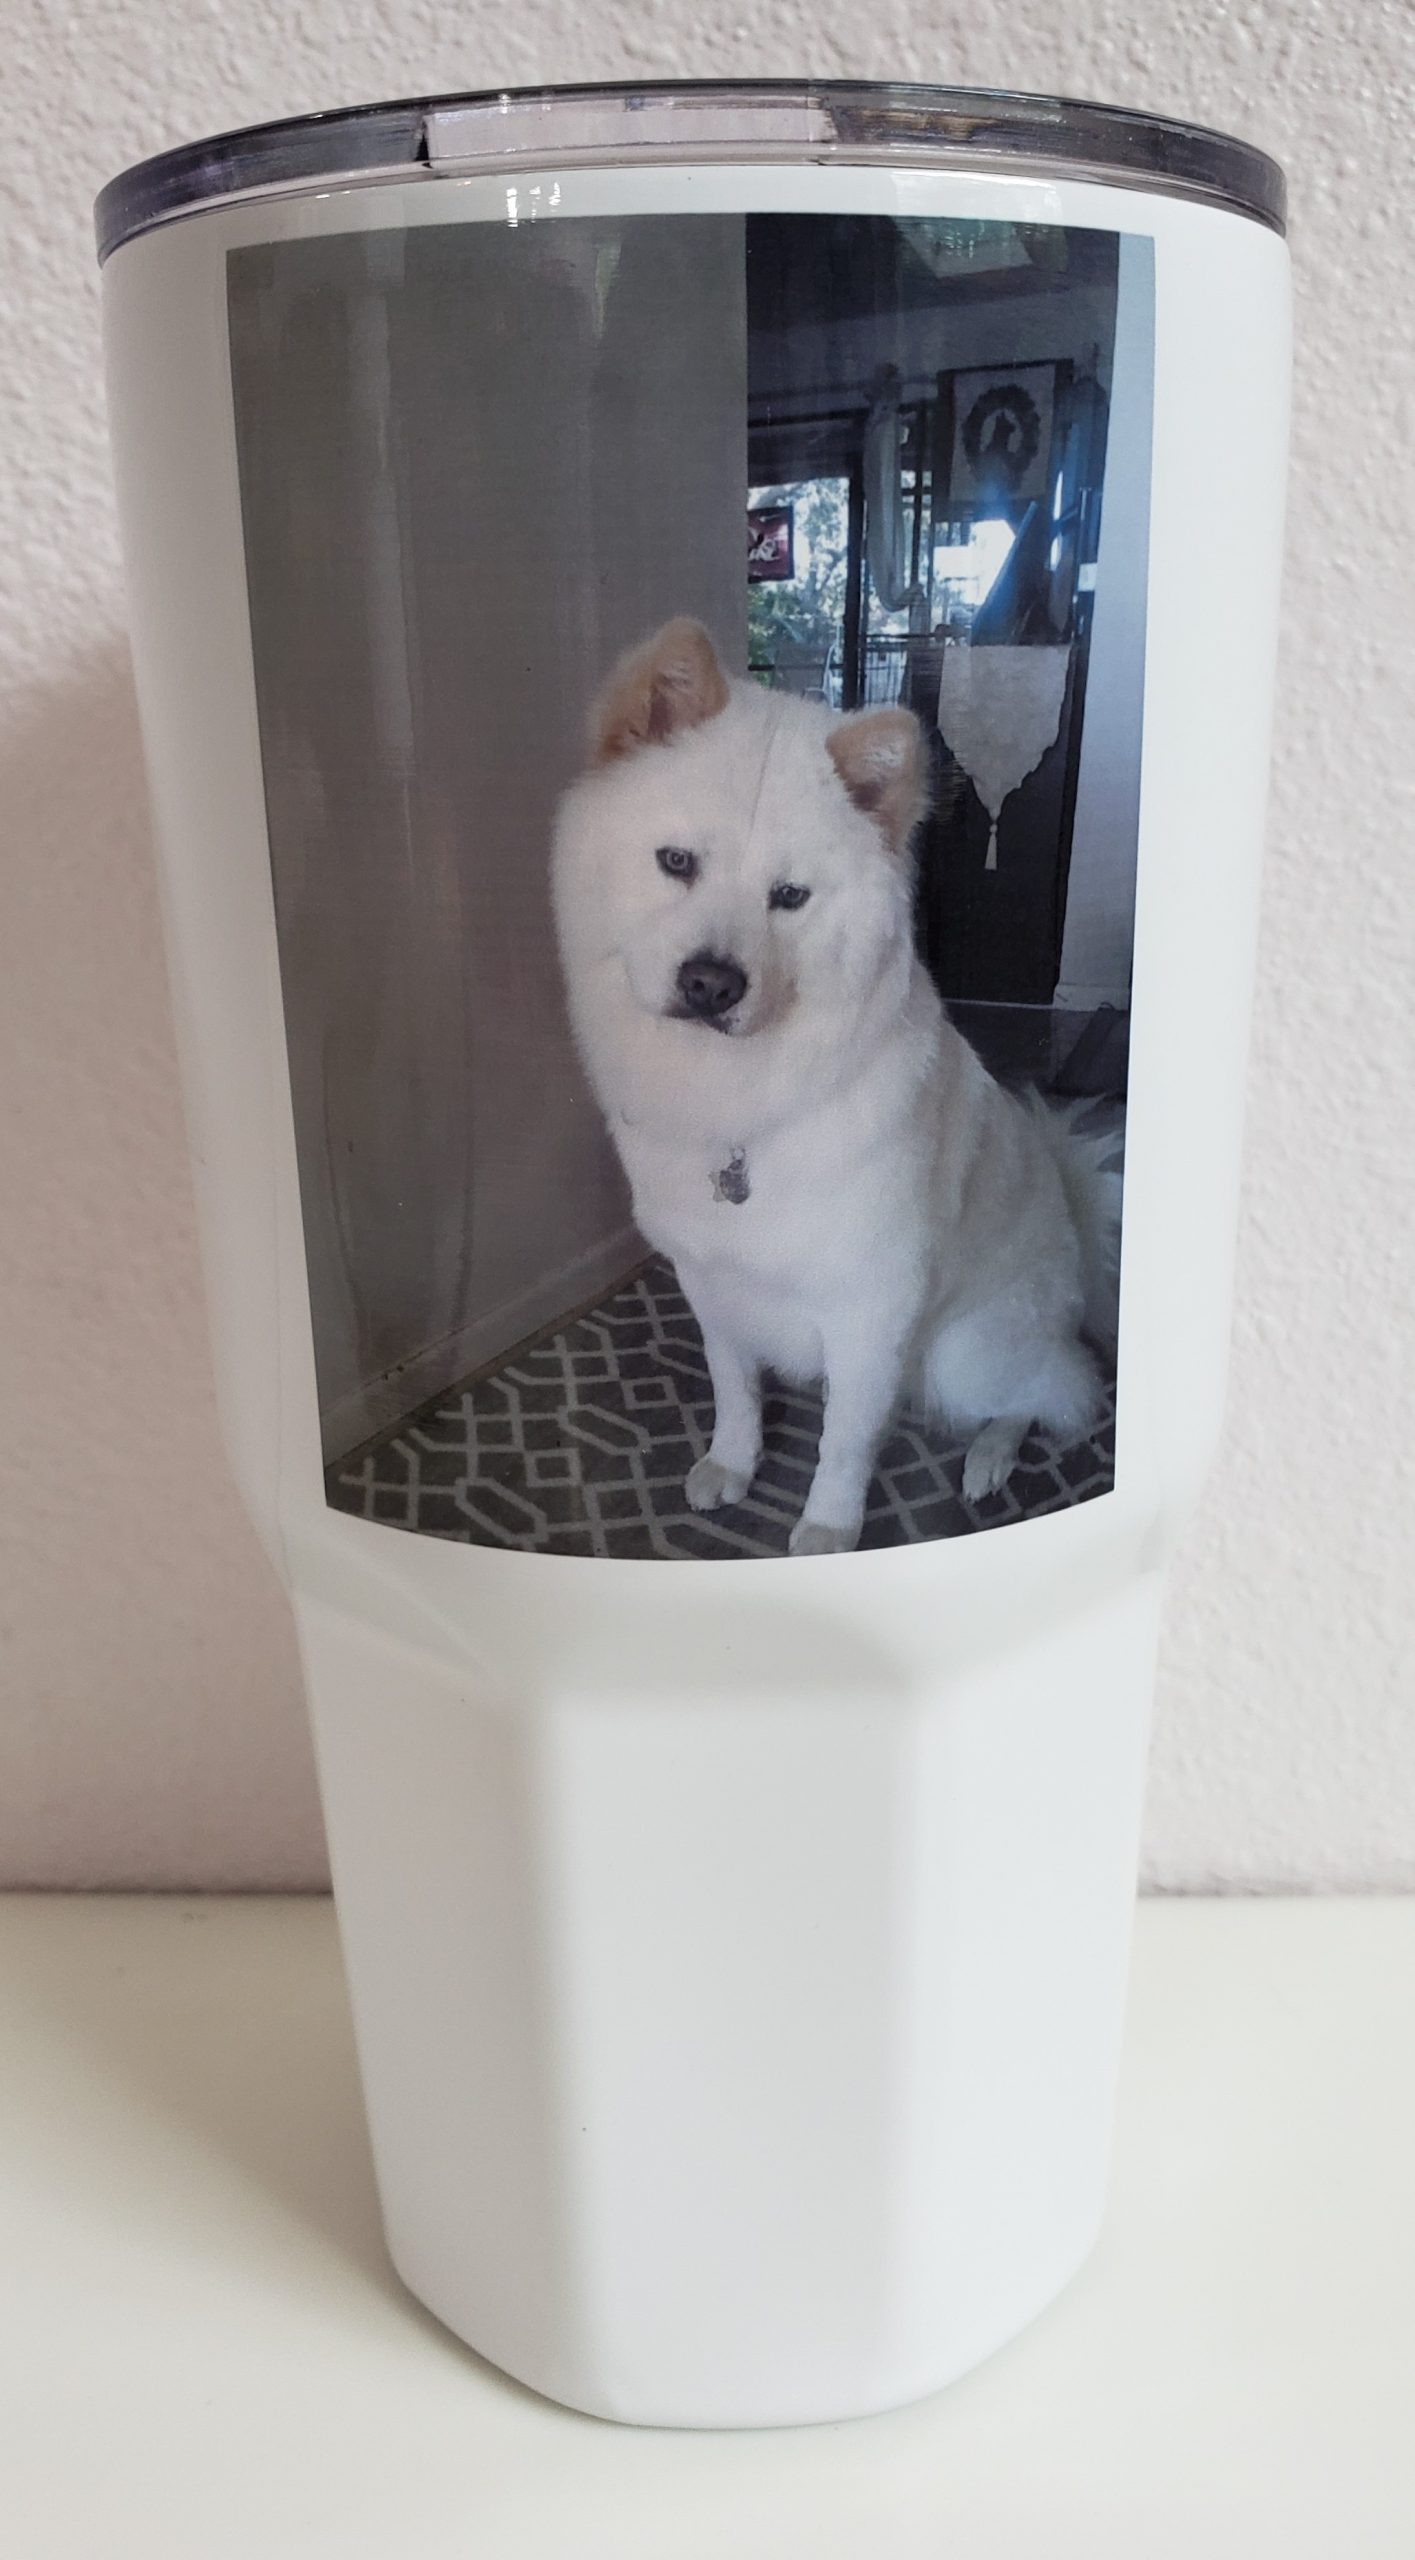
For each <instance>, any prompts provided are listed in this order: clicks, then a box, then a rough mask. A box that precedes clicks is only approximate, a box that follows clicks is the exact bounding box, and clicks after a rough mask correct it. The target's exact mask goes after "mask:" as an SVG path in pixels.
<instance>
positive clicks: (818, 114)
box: [95, 80, 1286, 260]
mask: <svg viewBox="0 0 1415 2560" xmlns="http://www.w3.org/2000/svg"><path fill="white" fill-rule="evenodd" d="M794 158H800V159H803V160H807V159H808V160H813V161H822V160H824V161H829V160H835V159H838V160H840V161H842V162H846V163H851V162H853V163H858V162H861V161H883V162H889V161H898V162H900V163H901V164H906V165H909V166H920V165H922V166H932V165H937V164H947V165H952V166H956V167H959V168H990V169H998V168H1002V169H1008V170H1013V171H1016V172H1017V174H1019V175H1020V174H1022V173H1023V172H1025V171H1026V170H1027V169H1029V168H1030V169H1032V170H1035V171H1037V172H1040V173H1044V174H1047V175H1051V176H1058V177H1060V176H1066V177H1070V178H1080V179H1086V180H1089V181H1090V182H1092V183H1099V184H1102V185H1107V186H1116V187H1133V188H1138V189H1140V190H1142V191H1144V192H1146V193H1158V194H1162V195H1179V196H1187V197H1191V198H1194V199H1197V200H1199V201H1202V202H1205V203H1209V204H1217V205H1221V206H1224V207H1226V208H1227V209H1228V210H1230V211H1231V212H1234V213H1240V214H1245V215H1247V216H1249V217H1250V218H1251V219H1252V220H1254V221H1257V222H1262V223H1265V224H1266V225H1267V226H1268V227H1269V229H1271V230H1274V231H1278V232H1281V231H1282V230H1283V229H1284V227H1285V220H1286V186H1285V182H1284V179H1283V173H1282V171H1281V169H1280V168H1279V167H1278V165H1277V163H1276V161H1274V160H1271V159H1269V158H1268V156H1267V154H1266V153H1265V152H1262V151H1259V150H1257V149H1255V148H1254V147H1253V145H1252V144H1250V143H1246V142H1238V141H1235V140H1233V139H1231V138H1230V137H1229V136H1227V135H1225V134H1219V133H1211V132H1209V131H1208V130H1207V129H1206V128H1204V127H1202V126H1199V125H1188V124H1180V123H1177V122H1174V121H1172V120H1171V119H1170V118H1169V117H1166V116H1152V115H1141V114H1137V113H1134V112H1132V111H1131V110H1129V109H1127V108H1121V107H1107V106H1095V105H1090V104H1087V103H1084V102H1079V101H1076V100H1072V99H1065V98H1033V97H1023V96H1017V95H1014V94H1012V93H1010V92H1008V91H1005V90H986V89H944V88H933V87H925V86H922V85H914V84H906V83H896V82H872V81H834V80H826V81H789V80H781V81H769V80H763V81H751V82H732V81H660V82H652V83H648V84H641V85H639V86H636V87H632V88H631V87H628V86H621V85H617V84H614V85H607V86H603V87H589V88H563V89H562V88H556V89H513V90H500V91H497V92H486V93H483V94H480V95H476V94H471V95H464V96H454V97H446V98H420V99H412V100H406V101H403V102H401V103H399V104H395V105H386V106H368V107H351V108H346V109H341V110H336V111H335V112H333V113H331V114H326V115H312V116H298V117H294V118H292V119H290V120H288V121H286V122H282V123H279V124H265V125H249V126H247V127H245V128H244V129H243V130H242V131H239V132H236V133H226V134H218V135H215V136H213V137H212V138H211V139H210V140H208V141H205V142H194V143H187V144H184V145H183V146H182V147H181V148H180V149H178V150H175V151H165V152H163V153H161V154H160V155H159V156H158V157H157V158H156V159H153V160H144V161H142V162H140V163H139V164H138V166H137V167H135V168H133V169H129V170H127V171H125V173H124V174H123V175H122V176H121V177H118V178H115V179H113V180H112V182H111V183H110V184H109V185H108V186H106V187H105V188H104V189H103V191H102V193H101V195H100V196H99V198H98V200H97V204H96V207H95V220H96V226H97V233H98V254H99V258H100V260H102V259H104V258H106V257H107V256H108V255H109V254H110V252H111V251H112V250H114V249H116V248H119V247H121V246H122V244H123V242H124V241H126V240H131V239H132V238H134V237H135V236H136V235H137V234H138V233H139V232H143V231H148V230H150V229H151V228H152V227H153V226H154V224H157V223H161V222H169V221H172V220H174V219H177V218H178V217H180V216H182V215H184V214H190V213H198V212H204V211H208V210H210V208H211V207H213V206H214V205H218V204H221V203H227V202H230V201H231V200H232V199H234V198H250V197H253V196H256V197H258V196H262V195H282V194H292V193H297V192H299V191H301V190H303V189H307V188H314V187H318V188H321V189H326V188H329V187H331V186H368V185H372V184H377V183H378V182H379V181H381V180H402V181H407V180H409V179H418V178H425V179H427V180H428V181H429V182H430V183H431V182H433V181H435V180H436V179H437V178H438V177H439V176H448V175H463V174H467V173H470V172H474V171H477V170H483V169H500V168H507V167H526V168H533V167H544V166H547V165H554V166H557V167H563V166H566V165H575V164H579V165H591V164H594V163H599V164H611V163H614V162H616V161H633V160H639V161H642V160H661V161H674V160H694V161H703V160H727V161H731V160H752V159H770V160H775V161H780V160H783V159H785V160H790V159H794Z"/></svg>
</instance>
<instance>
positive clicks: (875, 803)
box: [825, 710, 929, 853]
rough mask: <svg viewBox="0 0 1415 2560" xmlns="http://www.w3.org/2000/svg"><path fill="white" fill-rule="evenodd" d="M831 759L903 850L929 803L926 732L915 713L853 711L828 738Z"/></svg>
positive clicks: (857, 799) (895, 847) (888, 838)
mask: <svg viewBox="0 0 1415 2560" xmlns="http://www.w3.org/2000/svg"><path fill="white" fill-rule="evenodd" d="M825 743H826V751H827V753H828V754H829V757H830V760H831V763H832V764H833V765H834V767H835V770H836V772H837V773H838V774H839V776H840V779H841V781H842V782H843V783H844V785H845V788H846V790H847V791H848V792H849V794H850V797H851V799H852V800H853V801H854V803H855V806H856V808H857V809H863V810H864V812H865V815H866V817H868V818H873V820H874V822H875V824H876V826H877V827H878V828H879V831H880V834H881V835H882V836H883V837H884V840H885V843H886V844H887V845H888V846H889V847H890V849H891V851H892V852H894V853H903V852H904V851H905V849H906V847H907V845H908V842H909V838H910V837H911V835H912V834H913V832H914V829H915V828H916V826H917V825H918V823H919V820H920V819H921V818H922V816H923V814H924V811H925V809H926V808H927V807H928V804H929V794H928V765H927V760H926V758H925V754H924V733H923V730H922V729H921V728H920V726H919V723H918V721H917V720H916V719H915V717H914V714H913V712H912V711H898V710H891V711H852V712H851V713H850V714H849V715H848V717H847V718H845V719H844V720H840V721H837V723H836V725H835V727H834V728H833V729H832V730H831V732H830V735H829V737H828V738H827V739H826V742H825Z"/></svg>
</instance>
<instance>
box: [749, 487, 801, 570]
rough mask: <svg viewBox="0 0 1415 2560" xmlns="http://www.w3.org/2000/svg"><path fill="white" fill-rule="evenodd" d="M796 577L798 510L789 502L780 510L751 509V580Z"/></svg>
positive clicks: (777, 508)
mask: <svg viewBox="0 0 1415 2560" xmlns="http://www.w3.org/2000/svg"><path fill="white" fill-rule="evenodd" d="M795 575H796V510H795V507H794V506H793V505H791V503H790V502H789V501H787V502H786V503H785V504H784V505H781V506H776V507H749V508H748V509H747V581H748V584H749V585H750V586H760V585H761V584H762V583H763V582H764V581H766V580H770V579H777V578H794V577H795Z"/></svg>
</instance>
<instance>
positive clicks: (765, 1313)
mask: <svg viewBox="0 0 1415 2560" xmlns="http://www.w3.org/2000/svg"><path fill="white" fill-rule="evenodd" d="M924 776H925V759H924V746H923V736H922V732H921V730H920V728H919V724H918V722H917V721H916V720H915V718H914V717H913V714H912V713H911V712H907V711H900V710H882V711H861V712H855V713H853V714H850V715H847V716H843V717H842V716H840V715H837V714H833V713H831V712H829V711H828V710H826V709H824V708H822V707H821V706H820V705H818V704H813V703H807V702H803V701H801V700H799V699H797V698H795V697H793V696H788V695H783V694H778V693H771V692H767V691H766V690H764V689H763V688H762V687H761V686H759V685H755V684H743V683H736V682H729V680H728V679H727V677H726V676H725V675H724V674H723V671H722V668H721V667H720V665H719V663H718V660H717V657H716V655H715V652H714V650H713V646H712V642H711V640H710V639H709V637H708V635H707V633H706V631H705V630H704V629H703V628H702V626H701V624H699V623H696V622H690V621H676V622H670V623H668V624H667V625H666V626H665V628H664V629H663V630H662V631H660V632H659V633H658V634H657V635H656V636H655V637H654V638H653V639H652V640H650V641H648V642H647V643H646V645H645V646H643V647H642V648H639V649H637V650H635V651H633V652H632V653H631V654H630V655H629V656H628V657H627V658H626V659H624V660H623V661H622V662H621V664H620V666H619V667H618V669H617V670H616V671H615V674H614V676H613V678H612V680H611V682H610V685H609V687H608V690H607V692H606V694H605V696H604V697H603V699H602V701H601V703H600V705H599V707H598V710H597V712H596V715H595V724H594V741H593V762H592V765H591V768H590V770H589V771H588V772H587V773H586V774H585V775H584V777H583V778H582V779H581V780H580V781H579V782H577V783H576V784H575V785H574V786H573V788H572V789H571V790H570V791H569V792H568V793H567V794H566V797H565V799H564V801H563V803H562V806H561V810H560V815H559V820H558V824H557V829H556V842H555V857H554V885H555V906H556V920H557V926H558V931H559V938H560V950H561V958H562V962H563V966H564V971H565V980H566V985H567V988H568V991H569V999H570V1008H571V1014H572V1017H573V1021H574V1026H575V1032H576V1036H577V1039H578V1042H579V1046H580V1050H581V1053H582V1055H583V1058H584V1061H585V1065H586V1067H587V1069H588V1071H589V1075H590V1077H591V1080H592V1082H593V1084H594V1087H595V1090H596V1093H597V1094H598V1097H599V1100H600V1103H601V1106H602V1108H603V1110H604V1113H605V1116H606V1118H607V1120H608V1122H609V1126H610V1129H611V1131H612V1133H613V1136H614V1140H615V1144H616V1146H617V1147H618V1149H619V1153H620V1155H621V1157H622V1158H623V1161H624V1166H625V1170H626V1172H627V1173H628V1176H629V1180H630V1183H631V1185H632V1187H633V1195H634V1211H635V1216H636V1218H637V1220H638V1223H639V1226H640V1228H641V1230H642V1232H643V1234H644V1235H645V1237H646V1238H647V1239H648V1241H649V1242H650V1244H652V1245H654V1246H655V1247H656V1248H657V1249H658V1250H660V1251H661V1252H663V1253H665V1254H667V1255H669V1256H670V1257H671V1259H672V1261H673V1262H674V1264H675V1265H676V1268H677V1272H678V1277H679V1281H680V1283H681V1285H682V1288H683V1291H684V1294H685V1295H686V1297H687V1298H688V1300H689V1302H690V1304H691V1306H692V1309H693V1312H694V1314H695V1316H696V1317H697V1320H698V1323H699V1324H700V1326H701V1328H702V1336H703V1347H704V1350H705V1352H706V1354H707V1362H708V1368H709V1370H710V1372H711V1376H712V1388H713V1396H714V1400H715V1415H714V1429H713V1435H712V1446H711V1449H710V1451H709V1454H708V1455H707V1456H706V1457H705V1458H700V1459H699V1461H698V1463H697V1464H696V1466H694V1467H693V1469H692V1471H691V1473H690V1474H689V1477H688V1481H687V1497H688V1500H689V1502H690V1503H691V1504H692V1506H693V1507H694V1509H695V1510H698V1511H710V1510H713V1509H714V1508H715V1507H716V1506H717V1505H718V1504H720V1503H732V1502H738V1501H740V1500H741V1499H742V1496H743V1495H744V1494H745V1493H746V1491H747V1488H748V1486H749V1485H750V1484H751V1481H752V1477H753V1475H754V1473H755V1471H756V1468H757V1465H758V1462H759V1460H760V1456H761V1377H762V1372H763V1371H764V1370H766V1369H771V1370H773V1371H775V1372H776V1373H777V1375H778V1376H780V1377H781V1378H783V1379H787V1380H790V1381H791V1382H793V1383H795V1384H797V1385H804V1384H805V1383H806V1382H808V1381H811V1380H821V1381H823V1382H824V1387H825V1421H824V1427H823V1429H822V1432H821V1440H820V1451H819V1459H818V1464H817V1467H816V1472H815V1476H814V1479H813V1481H812V1484H811V1489H810V1493H809V1496H808V1498H807V1501H806V1507H805V1511H804V1513H803V1515H802V1517H801V1519H800V1521H799V1522H798V1524H797V1526H796V1529H795V1531H794V1534H793V1536H792V1539H791V1552H792V1553H793V1555H824V1554H828V1553H831V1552H834V1551H837V1550H839V1549H842V1548H848V1547H853V1546H854V1544H855V1542H856V1540H857V1538H858V1537H859V1534H860V1525H861V1522H862V1519H863V1517H864V1509H865V1498H866V1494H867V1492H868V1488H869V1482H870V1476H871V1472H872V1470H873V1466H874V1461H875V1455H876V1452H877V1450H878V1448H879V1445H880V1442H881V1440H882V1439H883V1437H884V1434H885V1431H886V1429H887V1428H888V1425H889V1423H890V1420H891V1418H892V1416H893V1415H894V1414H895V1413H896V1412H897V1411H898V1410H899V1408H900V1407H901V1405H902V1404H904V1403H905V1402H906V1400H907V1401H909V1402H910V1403H912V1404H914V1405H915V1406H916V1407H918V1408H921V1409H922V1410H923V1412H924V1413H925V1414H927V1415H929V1416H932V1417H935V1418H937V1419H938V1420H940V1421H941V1422H943V1423H945V1424H946V1425H947V1426H948V1427H949V1428H950V1429H952V1430H957V1431H961V1432H964V1433H966V1434H968V1435H969V1439H970V1445H969V1448H968V1452H967V1457H966V1461H965V1464H964V1470H963V1489H964V1492H965V1494H966V1495H967V1496H968V1497H969V1498H970V1499H973V1500H976V1499H977V1497H978V1496H980V1495H982V1494H984V1493H987V1492H989V1491H992V1490H994V1489H995V1488H996V1487H998V1486H999V1485H1001V1484H1002V1483H1004V1482H1005V1480H1006V1478H1007V1476H1008V1475H1009V1474H1010V1472H1011V1470H1012V1468H1013V1466H1014V1465H1015V1463H1016V1459H1017V1453H1018V1450H1019V1448H1020V1446H1021V1443H1022V1440H1023V1438H1024V1436H1025V1434H1026V1432H1027V1430H1028V1428H1029V1427H1030V1426H1031V1425H1032V1424H1033V1423H1039V1424H1041V1425H1043V1426H1044V1427H1045V1428H1046V1429H1047V1430H1048V1431H1051V1432H1055V1433H1059V1434H1061V1435H1062V1436H1063V1437H1067V1438H1078V1437H1080V1436H1081V1435H1083V1434H1084V1433H1085V1432H1086V1431H1087V1429H1088V1428H1089V1427H1090V1426H1091V1424H1092V1423H1093V1421H1094V1419H1095V1417H1096V1413H1097V1409H1098V1405H1099V1402H1100V1377H1099V1371H1098V1368H1097V1363H1096V1360H1095V1358H1094V1356H1093V1353H1092V1352H1091V1350H1089V1349H1088V1348H1087V1347H1086V1344H1085V1342H1083V1340H1082V1336H1083V1334H1089V1335H1090V1336H1091V1337H1092V1338H1094V1339H1098V1340H1099V1339H1109V1338H1110V1337H1111V1336H1112V1331H1113V1324H1114V1312H1113V1309H1114V1261H1115V1244H1116V1239H1117V1234H1118V1210H1119V1202H1118V1187H1119V1186H1118V1180H1117V1177H1115V1176H1114V1175H1111V1174H1107V1173H1105V1172H1103V1171H1102V1170H1101V1169H1100V1167H1099V1165H1098V1163H1097V1161H1096V1156H1097V1149H1096V1148H1095V1146H1094V1145H1093V1144H1092V1145H1088V1144H1087V1143H1086V1142H1085V1141H1083V1140H1081V1139H1079V1138H1077V1137H1076V1136H1075V1135H1074V1134H1073V1133H1072V1131H1071V1129H1070V1127H1069V1125H1068V1122H1067V1120H1066V1118H1065V1117H1063V1116H1062V1115H1061V1114H1059V1113H1056V1112H1054V1111H1052V1110H1050V1109H1049V1108H1048V1107H1047V1106H1046V1105H1045V1104H1044V1103H1042V1102H1041V1101H1040V1099H1039V1098H1036V1097H1033V1098H1032V1099H1031V1100H1029V1101H1021V1100H1018V1099H1016V1098H1014V1097H1013V1096H1012V1095H1010V1094H1008V1093H1006V1092H1004V1091H1003V1090H1002V1088H1001V1087H1000V1086H999V1085H997V1084H995V1083H994V1082H993V1080H992V1078H991V1077H990V1076H989V1075H988V1074H987V1073H986V1072H985V1070H984V1069H983V1067H982V1066H981V1065H980V1063H979V1061H978V1059H977V1057H976V1056H975V1055H974V1053H973V1051H972V1049H971V1048H970V1047H969V1045H968V1043H967V1041H966V1040H964V1039H963V1037H962V1035H961V1034H960V1033H959V1032H957V1031H956V1030H955V1029H954V1028H953V1026H952V1024H951V1023H950V1022H949V1020H948V1018H947V1016H946V1014H945V1012H944V1009H943V1006H942V1004H941V1002H940V1000H939V997H938V995H937V993H936V991H935V989H934V986H933V983H932V981H931V979H930V978H929V976H928V974H927V972H926V971H925V969H924V967H923V966H922V963H921V962H920V960H919V959H918V957H917V956H916V953H915V949H914V939H913V931H912V922H911V870H910V860H909V841H910V837H911V835H912V832H913V829H914V827H915V825H916V824H917V822H918V820H919V818H920V817H921V815H922V813H923V808H924V801H925V787H924Z"/></svg>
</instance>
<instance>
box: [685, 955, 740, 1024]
mask: <svg viewBox="0 0 1415 2560" xmlns="http://www.w3.org/2000/svg"><path fill="white" fill-rule="evenodd" d="M746 992H747V972H746V970H745V969H744V968H743V967H742V966H741V963H740V962H739V961H736V960H730V959H723V958H721V957H720V956H719V954H718V953H717V952H715V951H695V952H694V953H693V954H692V957H691V958H690V959H688V960H685V961H684V963H683V966H682V968H681V969H680V970H679V972H678V1003H677V1005H676V1006H675V1007H674V1010H675V1012H676V1013H678V1014H679V1016H680V1018H681V1019H683V1020H686V1021H689V1022H706V1023H708V1024H710V1025H711V1027H712V1028H713V1030H715V1031H725V1030H726V1029H727V1027H728V1016H729V1015H730V1014H731V1013H732V1012H733V1010H734V1009H735V1007H736V1006H738V1005H739V1004H740V1003H741V1001H742V998H743V996H744V995H745V994H746Z"/></svg>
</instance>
